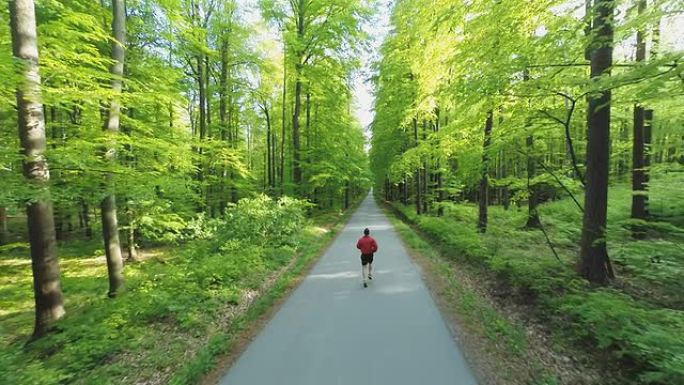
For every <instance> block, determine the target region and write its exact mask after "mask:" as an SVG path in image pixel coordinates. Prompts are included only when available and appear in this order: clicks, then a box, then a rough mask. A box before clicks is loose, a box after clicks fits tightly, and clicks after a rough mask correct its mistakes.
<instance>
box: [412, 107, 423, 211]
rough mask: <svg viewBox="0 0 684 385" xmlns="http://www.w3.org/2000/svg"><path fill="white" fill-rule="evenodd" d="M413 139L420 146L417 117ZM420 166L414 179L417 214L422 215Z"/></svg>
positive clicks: (414, 121)
mask: <svg viewBox="0 0 684 385" xmlns="http://www.w3.org/2000/svg"><path fill="white" fill-rule="evenodd" d="M413 140H414V143H415V146H416V147H417V146H418V121H417V120H416V118H413ZM420 174H421V172H420V167H418V168H417V169H416V172H415V176H414V179H415V181H416V214H418V215H420V214H422V213H423V204H422V198H423V197H422V191H423V190H422V189H421V186H420V179H421V176H420Z"/></svg>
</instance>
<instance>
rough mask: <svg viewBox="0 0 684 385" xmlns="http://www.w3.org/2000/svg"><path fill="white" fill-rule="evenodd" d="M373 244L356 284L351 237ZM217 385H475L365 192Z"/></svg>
mask: <svg viewBox="0 0 684 385" xmlns="http://www.w3.org/2000/svg"><path fill="white" fill-rule="evenodd" d="M365 227H368V228H370V230H371V236H373V237H375V239H376V240H377V241H378V245H379V251H378V252H377V253H376V254H375V262H374V264H373V265H374V266H373V267H374V275H373V281H371V282H370V286H369V287H368V288H365V289H364V288H363V286H362V284H361V263H360V259H359V253H358V251H357V250H356V248H355V246H356V240H357V239H358V237H359V236H361V235H362V232H363V229H364V228H365ZM219 383H220V384H221V385H270V384H273V385H446V384H451V385H471V384H476V381H475V379H474V376H473V374H472V372H471V370H470V369H469V367H468V364H467V363H466V361H465V360H464V358H463V354H462V353H461V352H460V350H459V347H458V346H457V344H456V342H455V341H454V338H453V336H452V335H451V333H450V332H449V330H448V329H447V326H446V324H445V322H444V320H443V319H442V316H441V314H440V313H439V310H438V309H437V306H436V305H435V303H434V301H433V300H432V297H431V296H430V294H429V292H428V290H427V288H426V287H425V285H424V284H423V282H422V280H421V276H420V274H419V272H418V268H417V267H416V265H414V264H413V262H412V261H411V260H410V258H409V256H408V253H407V251H406V249H405V248H404V246H403V245H402V243H401V242H400V240H399V237H398V235H397V234H396V233H395V231H394V230H393V228H392V226H391V225H390V223H389V221H388V220H387V218H386V216H385V215H384V213H383V212H382V211H381V210H380V208H379V207H378V205H377V204H376V203H375V201H374V200H373V198H372V197H371V196H370V195H369V196H368V197H367V198H366V199H365V200H364V202H363V203H362V204H361V206H360V208H359V209H358V210H357V211H356V213H355V214H354V215H353V216H352V218H351V220H350V221H349V223H347V225H346V227H345V228H344V230H343V231H342V232H341V233H340V234H339V236H338V237H337V239H336V240H335V241H334V243H333V244H332V245H331V246H330V248H329V249H328V250H327V251H326V252H325V254H324V255H323V257H322V258H321V260H320V261H319V262H318V263H317V264H316V266H315V267H314V268H313V270H312V271H311V273H309V275H308V276H307V277H306V278H305V279H304V281H303V282H302V284H301V285H300V286H299V287H298V288H297V289H296V290H295V291H294V293H292V295H291V296H290V298H288V299H287V301H286V302H285V303H284V304H283V306H282V308H281V309H280V310H279V311H278V312H277V313H276V315H275V316H274V317H273V319H272V320H271V321H270V322H269V323H268V324H267V325H266V327H265V328H264V330H263V331H262V332H261V333H260V334H259V335H258V336H257V337H256V338H255V339H254V341H252V343H251V344H250V345H249V347H248V348H247V350H246V351H245V352H244V353H243V354H242V356H241V357H240V358H239V359H238V360H237V361H236V362H235V364H234V365H233V367H232V368H231V369H230V370H229V371H228V372H227V373H226V374H225V375H224V376H223V377H222V378H221V380H220V382H219Z"/></svg>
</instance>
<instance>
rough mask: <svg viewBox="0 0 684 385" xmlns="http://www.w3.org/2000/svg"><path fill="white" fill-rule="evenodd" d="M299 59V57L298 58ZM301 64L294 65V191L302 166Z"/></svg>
mask: <svg viewBox="0 0 684 385" xmlns="http://www.w3.org/2000/svg"><path fill="white" fill-rule="evenodd" d="M300 60H301V59H300ZM301 73H302V65H301V64H299V63H298V64H297V65H295V76H296V78H295V93H294V98H295V100H294V111H293V114H292V182H293V183H294V185H295V190H296V193H299V188H300V186H301V183H302V168H301V164H300V153H299V151H300V143H299V114H300V109H301V104H302V101H301V98H302V80H301Z"/></svg>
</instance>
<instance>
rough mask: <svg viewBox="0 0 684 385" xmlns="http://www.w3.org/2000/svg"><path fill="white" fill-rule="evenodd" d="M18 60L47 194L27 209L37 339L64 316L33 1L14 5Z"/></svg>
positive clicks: (24, 110)
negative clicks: (46, 153) (46, 156)
mask: <svg viewBox="0 0 684 385" xmlns="http://www.w3.org/2000/svg"><path fill="white" fill-rule="evenodd" d="M9 11H10V28H11V30H12V54H13V56H14V57H15V59H17V61H18V62H19V64H20V66H18V67H17V69H18V75H19V76H20V77H21V84H20V85H19V88H17V92H16V97H17V115H18V131H19V139H20V141H21V147H22V149H23V155H24V159H23V170H24V177H25V178H26V180H27V181H28V182H29V183H31V184H33V185H35V186H37V187H41V188H43V189H45V193H44V194H42V195H41V196H40V198H39V199H37V200H35V201H33V202H31V203H29V204H28V205H27V206H26V215H27V219H28V230H29V242H30V244H31V269H32V271H33V292H34V297H35V298H34V299H35V324H34V329H33V338H38V337H40V336H42V335H43V334H45V332H47V330H48V328H49V326H50V324H51V323H52V322H54V321H56V320H58V319H59V318H61V317H62V316H63V315H64V299H63V296H62V289H61V283H60V273H59V261H58V259H57V241H56V239H55V223H54V217H53V213H52V203H51V202H50V199H49V196H48V194H47V193H48V181H49V179H50V172H49V168H48V164H47V161H46V159H45V154H44V153H45V145H46V140H45V118H44V115H43V105H42V101H41V94H40V82H41V81H40V74H39V73H38V42H37V30H36V14H35V8H34V4H33V0H10V2H9Z"/></svg>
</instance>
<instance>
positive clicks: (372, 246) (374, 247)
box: [371, 239, 378, 253]
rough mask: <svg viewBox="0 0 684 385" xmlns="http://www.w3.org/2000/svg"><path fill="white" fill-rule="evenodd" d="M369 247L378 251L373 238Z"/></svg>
mask: <svg viewBox="0 0 684 385" xmlns="http://www.w3.org/2000/svg"><path fill="white" fill-rule="evenodd" d="M371 249H373V252H374V253H375V252H376V251H378V243H377V242H375V239H373V241H372V242H371Z"/></svg>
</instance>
